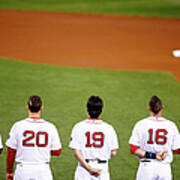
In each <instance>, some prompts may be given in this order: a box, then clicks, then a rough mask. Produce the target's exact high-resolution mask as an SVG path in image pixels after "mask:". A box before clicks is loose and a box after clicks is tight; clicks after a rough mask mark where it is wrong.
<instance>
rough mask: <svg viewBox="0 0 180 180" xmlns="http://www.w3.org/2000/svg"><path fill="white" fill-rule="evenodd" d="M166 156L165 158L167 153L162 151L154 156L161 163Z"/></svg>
mask: <svg viewBox="0 0 180 180" xmlns="http://www.w3.org/2000/svg"><path fill="white" fill-rule="evenodd" d="M166 156H167V151H162V152H160V153H157V154H156V159H157V160H159V161H162V160H164V159H165V158H166Z"/></svg>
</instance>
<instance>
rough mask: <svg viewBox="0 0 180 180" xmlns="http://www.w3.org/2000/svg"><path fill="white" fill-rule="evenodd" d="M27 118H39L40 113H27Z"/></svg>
mask: <svg viewBox="0 0 180 180" xmlns="http://www.w3.org/2000/svg"><path fill="white" fill-rule="evenodd" d="M29 118H32V119H33V118H34V119H40V118H41V114H40V113H31V112H30V113H29Z"/></svg>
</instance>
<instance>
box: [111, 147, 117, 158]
mask: <svg viewBox="0 0 180 180" xmlns="http://www.w3.org/2000/svg"><path fill="white" fill-rule="evenodd" d="M116 155H117V149H113V150H112V151H111V157H114V156H116Z"/></svg>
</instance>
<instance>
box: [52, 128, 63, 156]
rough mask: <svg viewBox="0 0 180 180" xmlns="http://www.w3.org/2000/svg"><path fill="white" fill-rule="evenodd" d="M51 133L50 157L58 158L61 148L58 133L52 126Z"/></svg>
mask: <svg viewBox="0 0 180 180" xmlns="http://www.w3.org/2000/svg"><path fill="white" fill-rule="evenodd" d="M52 133H53V135H52V140H51V155H52V156H60V154H61V152H62V146H61V141H60V137H59V134H58V131H57V129H56V127H55V126H54V125H53V126H52Z"/></svg>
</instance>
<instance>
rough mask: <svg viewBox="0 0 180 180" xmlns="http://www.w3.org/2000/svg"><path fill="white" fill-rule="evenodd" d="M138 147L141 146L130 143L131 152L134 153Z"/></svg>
mask: <svg viewBox="0 0 180 180" xmlns="http://www.w3.org/2000/svg"><path fill="white" fill-rule="evenodd" d="M137 149H139V146H135V145H133V144H130V152H131V154H134V153H135V152H136V150H137Z"/></svg>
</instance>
